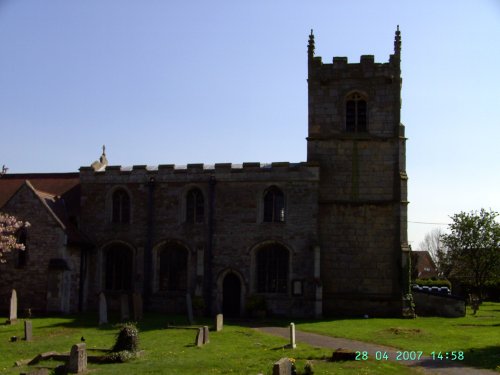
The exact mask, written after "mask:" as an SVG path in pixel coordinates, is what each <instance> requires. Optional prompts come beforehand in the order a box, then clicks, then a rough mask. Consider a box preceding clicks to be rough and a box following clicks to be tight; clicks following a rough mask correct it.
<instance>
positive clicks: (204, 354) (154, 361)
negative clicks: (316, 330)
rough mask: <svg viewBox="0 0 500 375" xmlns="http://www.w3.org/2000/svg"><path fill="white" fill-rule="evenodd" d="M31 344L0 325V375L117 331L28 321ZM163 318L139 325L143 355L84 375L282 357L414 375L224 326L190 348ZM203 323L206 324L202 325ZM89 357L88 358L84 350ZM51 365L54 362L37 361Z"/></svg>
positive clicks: (319, 367)
mask: <svg viewBox="0 0 500 375" xmlns="http://www.w3.org/2000/svg"><path fill="white" fill-rule="evenodd" d="M168 321H170V322H171V323H174V324H185V321H184V320H182V318H177V320H176V318H172V317H169V318H168ZM32 322H33V341H31V342H25V341H23V340H18V341H17V342H10V341H9V340H10V337H11V336H17V337H18V338H22V337H23V335H24V333H23V322H22V320H20V321H19V322H18V323H17V324H16V325H12V326H8V325H1V326H0V353H1V356H0V373H1V374H16V375H17V374H19V373H20V372H22V371H28V370H29V369H33V367H28V366H24V367H14V366H13V364H14V362H15V361H17V360H20V359H31V358H33V357H35V356H36V355H37V354H39V353H42V352H47V351H57V352H68V351H69V350H70V348H71V346H72V345H73V344H75V343H79V342H80V338H81V337H82V336H84V337H85V340H86V341H85V342H86V344H87V348H88V349H102V348H111V346H112V345H113V343H114V339H115V336H116V334H117V332H118V328H117V327H115V326H113V325H111V324H110V325H105V326H103V327H101V328H97V327H96V323H97V314H92V315H90V314H83V315H78V316H64V317H54V318H50V317H45V318H33V319H32ZM166 322H167V318H166V317H164V316H162V315H159V314H147V315H146V318H145V319H144V321H143V322H142V323H140V324H139V330H140V333H139V338H140V349H143V350H145V354H144V356H143V357H141V358H138V359H135V360H133V361H130V362H128V363H121V364H106V365H96V364H89V370H90V372H89V373H90V374H117V373H118V374H120V375H126V374H134V375H139V374H182V375H190V374H197V375H199V374H248V375H256V374H258V373H263V374H271V371H272V364H273V363H274V362H275V361H277V360H278V359H279V358H282V357H293V358H295V359H296V360H297V368H298V369H299V370H302V369H303V368H304V364H305V362H306V360H307V359H312V360H313V363H314V369H315V373H316V374H338V373H343V374H344V373H346V374H416V373H417V372H416V371H415V370H411V369H408V368H406V367H404V366H402V365H400V364H396V363H380V362H378V363H377V362H375V361H363V362H339V363H331V362H327V361H324V360H322V359H323V358H325V357H329V356H330V355H331V350H325V349H316V348H313V347H309V346H306V345H303V344H301V345H299V347H298V348H297V349H295V350H290V349H284V348H283V346H284V345H285V344H286V343H287V341H286V340H285V339H282V338H278V337H273V336H269V335H266V334H261V333H258V332H256V331H254V330H252V329H250V328H248V327H242V326H239V325H233V324H227V323H226V324H225V326H224V330H223V331H222V332H210V333H211V335H210V343H209V344H208V345H205V346H204V347H202V348H198V347H196V346H194V340H195V336H196V331H195V330H187V329H164V327H165V325H166ZM202 323H205V324H209V321H205V322H202ZM89 354H93V353H92V351H91V350H89ZM42 363H43V364H44V365H47V366H52V367H56V366H57V365H58V364H60V363H57V362H50V361H49V362H42Z"/></svg>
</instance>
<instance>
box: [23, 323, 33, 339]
mask: <svg viewBox="0 0 500 375" xmlns="http://www.w3.org/2000/svg"><path fill="white" fill-rule="evenodd" d="M24 339H25V340H26V341H31V340H32V339H33V324H32V323H31V320H25V321H24Z"/></svg>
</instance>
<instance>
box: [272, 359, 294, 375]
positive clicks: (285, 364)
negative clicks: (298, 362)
mask: <svg viewBox="0 0 500 375" xmlns="http://www.w3.org/2000/svg"><path fill="white" fill-rule="evenodd" d="M273 375H292V361H290V359H288V358H281V359H280V360H279V361H278V362H275V363H274V365H273Z"/></svg>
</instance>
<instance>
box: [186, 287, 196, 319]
mask: <svg viewBox="0 0 500 375" xmlns="http://www.w3.org/2000/svg"><path fill="white" fill-rule="evenodd" d="M186 308H187V315H188V321H189V325H192V324H193V322H194V319H193V302H192V301H191V294H189V293H188V294H186Z"/></svg>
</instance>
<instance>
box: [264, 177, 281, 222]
mask: <svg viewBox="0 0 500 375" xmlns="http://www.w3.org/2000/svg"><path fill="white" fill-rule="evenodd" d="M264 221H265V222H268V223H269V222H285V195H284V194H283V192H282V191H281V190H280V189H278V188H277V187H276V186H271V187H270V188H269V189H267V190H266V192H265V193H264Z"/></svg>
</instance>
